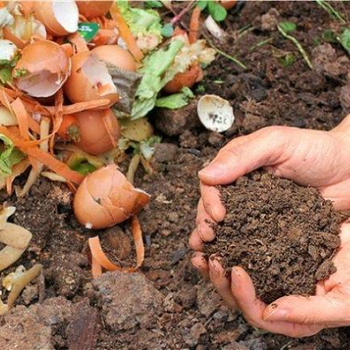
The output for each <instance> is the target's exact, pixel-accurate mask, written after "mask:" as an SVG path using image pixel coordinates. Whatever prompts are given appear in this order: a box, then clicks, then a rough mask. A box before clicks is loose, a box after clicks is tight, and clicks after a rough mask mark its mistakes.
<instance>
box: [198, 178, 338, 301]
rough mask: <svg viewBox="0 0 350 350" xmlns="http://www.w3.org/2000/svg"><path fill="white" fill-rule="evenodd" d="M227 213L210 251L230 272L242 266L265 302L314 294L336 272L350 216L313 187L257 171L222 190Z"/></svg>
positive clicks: (216, 232)
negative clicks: (342, 226) (335, 260)
mask: <svg viewBox="0 0 350 350" xmlns="http://www.w3.org/2000/svg"><path fill="white" fill-rule="evenodd" d="M220 193H221V199H222V202H223V204H224V205H225V208H226V210H227V214H226V217H225V219H224V220H223V222H221V223H219V224H217V225H215V227H214V231H215V234H216V238H215V240H214V241H213V242H211V243H208V244H207V245H206V248H205V250H204V251H205V252H206V253H207V255H208V256H211V258H218V259H220V260H221V261H222V264H223V266H224V267H225V268H226V269H227V270H228V271H229V270H230V268H231V267H232V266H235V265H239V266H242V267H243V268H244V269H245V270H246V271H247V272H248V273H249V275H250V276H251V278H252V280H253V283H254V285H255V288H256V292H257V296H258V297H259V298H260V299H261V300H262V301H264V302H265V303H271V302H273V301H274V300H276V299H278V298H280V297H282V296H286V295H293V294H294V295H313V294H314V293H315V291H316V283H317V282H318V281H321V280H324V279H326V278H328V277H329V276H330V275H331V274H332V273H334V272H335V271H336V268H335V266H334V264H333V263H332V261H331V258H332V257H333V255H334V253H335V252H336V250H337V248H338V247H339V245H340V237H339V233H340V223H341V222H342V221H344V219H345V215H342V214H341V213H340V212H336V211H335V210H334V209H333V205H332V203H331V201H326V200H325V199H323V198H322V197H321V195H320V194H319V193H318V191H317V190H316V189H314V188H311V187H301V186H298V185H297V184H296V183H294V182H293V181H290V180H287V179H281V178H277V177H274V176H273V175H271V174H269V173H265V172H253V173H251V174H249V175H247V176H243V177H241V178H240V179H238V180H237V181H236V182H235V183H234V184H232V185H230V186H225V187H220Z"/></svg>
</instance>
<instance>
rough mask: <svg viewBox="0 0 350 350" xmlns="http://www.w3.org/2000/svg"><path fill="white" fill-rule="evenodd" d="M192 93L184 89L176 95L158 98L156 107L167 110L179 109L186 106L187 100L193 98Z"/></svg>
mask: <svg viewBox="0 0 350 350" xmlns="http://www.w3.org/2000/svg"><path fill="white" fill-rule="evenodd" d="M194 97H195V96H194V94H193V92H192V91H191V90H190V89H189V88H187V87H185V88H183V89H182V91H181V92H180V93H178V94H173V95H170V96H166V97H160V98H158V99H157V101H156V107H159V108H167V109H179V108H182V107H185V106H187V105H188V103H189V100H190V99H191V98H194Z"/></svg>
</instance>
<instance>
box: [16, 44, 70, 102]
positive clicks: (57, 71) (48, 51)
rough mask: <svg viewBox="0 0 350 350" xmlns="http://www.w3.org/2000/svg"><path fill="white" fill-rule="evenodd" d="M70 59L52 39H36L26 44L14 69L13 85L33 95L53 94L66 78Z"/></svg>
mask: <svg viewBox="0 0 350 350" xmlns="http://www.w3.org/2000/svg"><path fill="white" fill-rule="evenodd" d="M70 65H71V64H70V59H69V57H68V56H67V54H66V52H65V50H64V49H63V48H62V47H61V46H60V45H58V44H57V43H55V42H53V41H48V40H42V41H36V42H34V43H32V44H30V45H28V46H26V47H25V48H24V49H23V51H22V57H21V58H20V60H19V61H18V63H17V65H16V67H15V69H14V78H15V85H16V86H17V88H18V89H20V90H21V91H23V92H26V93H27V94H28V95H30V96H33V97H49V96H53V95H54V94H55V93H56V92H57V91H58V90H59V89H60V88H61V87H62V85H63V84H64V82H65V81H66V80H67V78H68V76H69V73H70Z"/></svg>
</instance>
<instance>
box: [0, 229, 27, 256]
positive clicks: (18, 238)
mask: <svg viewBox="0 0 350 350" xmlns="http://www.w3.org/2000/svg"><path fill="white" fill-rule="evenodd" d="M31 239H32V234H31V233H30V232H29V231H28V230H26V229H25V228H23V227H21V226H18V225H15V224H11V223H7V224H6V226H5V228H3V229H2V230H1V231H0V242H1V243H4V244H6V245H7V246H11V247H13V248H16V249H20V250H23V249H24V250H25V249H27V247H28V245H29V243H30V240H31ZM0 254H1V253H0Z"/></svg>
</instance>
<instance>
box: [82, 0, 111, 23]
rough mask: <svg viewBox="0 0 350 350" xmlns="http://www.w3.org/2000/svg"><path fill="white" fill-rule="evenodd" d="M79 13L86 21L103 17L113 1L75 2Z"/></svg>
mask: <svg viewBox="0 0 350 350" xmlns="http://www.w3.org/2000/svg"><path fill="white" fill-rule="evenodd" d="M77 5H78V8H79V13H80V14H82V15H83V16H84V17H86V18H87V19H90V18H94V17H99V16H104V15H105V14H106V13H107V12H108V11H109V9H110V8H111V6H112V5H113V1H77Z"/></svg>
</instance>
